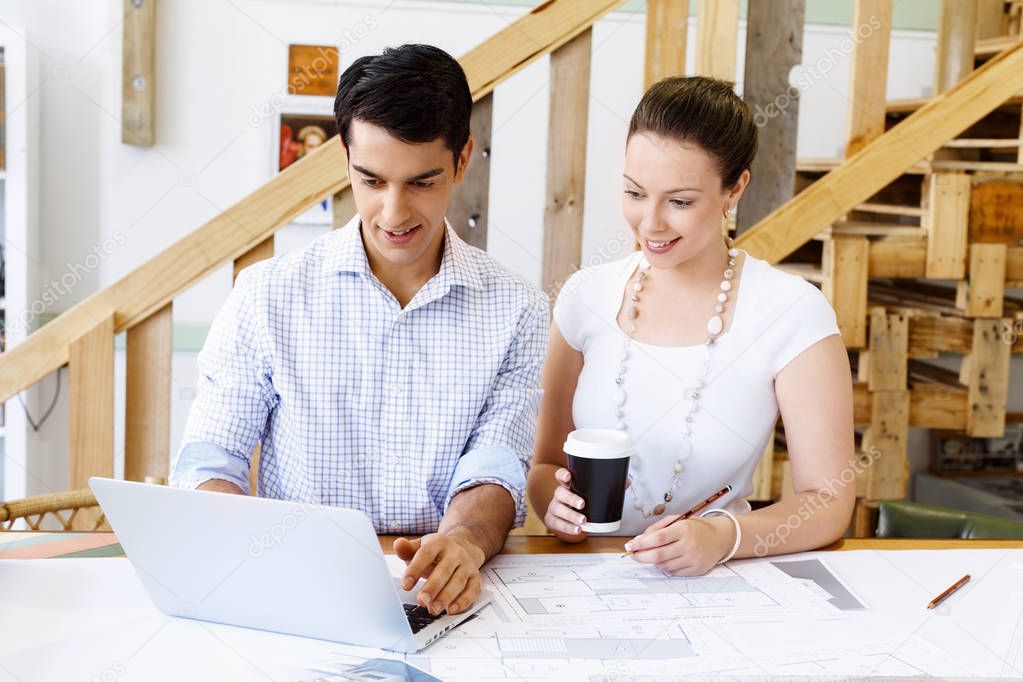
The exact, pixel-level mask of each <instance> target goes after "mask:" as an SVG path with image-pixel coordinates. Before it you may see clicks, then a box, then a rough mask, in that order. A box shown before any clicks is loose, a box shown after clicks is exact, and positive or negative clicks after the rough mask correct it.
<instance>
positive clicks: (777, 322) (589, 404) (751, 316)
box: [554, 251, 839, 535]
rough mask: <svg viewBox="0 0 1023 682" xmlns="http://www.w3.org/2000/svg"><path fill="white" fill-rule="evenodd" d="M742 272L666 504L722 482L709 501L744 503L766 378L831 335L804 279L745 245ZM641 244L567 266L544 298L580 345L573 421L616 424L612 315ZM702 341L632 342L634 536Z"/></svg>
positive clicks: (677, 504)
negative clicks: (621, 254)
mask: <svg viewBox="0 0 1023 682" xmlns="http://www.w3.org/2000/svg"><path fill="white" fill-rule="evenodd" d="M745 255H746V260H745V263H744V265H743V268H742V271H741V273H740V279H739V286H738V289H737V293H736V298H735V302H734V305H735V306H736V308H735V310H734V313H733V317H732V323H731V326H730V327H729V329H728V330H727V331H726V332H725V333H724V334H722V335H721V336H719V337H718V339H717V341H716V342H715V344H714V348H713V352H712V353H711V359H710V368H709V370H708V373H707V378H706V387H705V388H704V389H703V390H702V391H701V396H700V407H699V411H697V412H696V413H695V414H694V415H693V423H692V424H693V431H692V446H693V447H692V454H691V456H690V457H689V458H688V459H687V460H686V462H685V463H684V465H683V466H684V468H683V471H682V474H681V475H680V476H679V482H678V486H677V487H676V488H675V491H674V493H673V496H672V501H671V502H670V503H669V504H668V505H666V506H667V509H666V511H665V514H677V513H682V512H685V511H687V510H689V509H691V508H692V507H694V506H696V505H697V504H698V503H700V502H701V501H703V500H704V499H706V498H707V497H710V496H711V495H712V494H713V493H715V492H717V491H718V490H720V489H721V488H723V487H724V486H725V485H726V484H729V483H730V484H732V492H730V493H729V494H728V495H727V496H725V497H723V498H721V499H720V500H718V501H717V502H715V503H713V504H712V505H711V507H723V508H726V509H728V510H729V511H732V512H735V513H741V512H747V511H749V510H750V505H749V503H748V502H747V501H746V500H745V499H744V498H745V497H747V496H748V495H750V494H751V493H752V492H753V471H754V469H755V468H756V466H757V463H758V461H759V460H760V456H761V454H762V453H763V451H764V447H765V446H766V444H767V439H768V437H769V436H770V435H771V433H772V432H773V430H774V424H775V421H776V420H777V418H778V402H777V399H776V397H775V393H774V378H775V376H776V375H777V374H778V372H779V371H780V370H781V369H782V368H783V367H785V365H787V364H788V363H789V362H790V361H791V360H792V359H793V358H795V357H796V356H797V355H799V354H800V353H801V352H803V351H804V350H806V349H807V348H809V347H810V346H812V345H813V344H815V343H817V342H818V341H820V340H821V339H823V338H825V337H827V336H831V335H832V334H838V333H839V330H838V324H837V322H836V319H835V311H834V309H833V308H832V307H831V304H830V303H829V302H828V300H827V298H825V297H824V295H823V294H822V293H821V292H820V291H819V290H818V289H817V288H816V287H814V286H813V285H812V284H810V283H809V282H807V281H806V280H804V279H802V278H801V277H797V276H795V275H790V274H788V273H786V272H783V271H781V270H779V269H777V268H775V267H772V266H771V265H770V264H769V263H767V262H766V261H764V260H761V259H758V258H753V257H752V256H750V255H749V254H748V253H746V254H745ZM641 257H642V253H641V252H638V251H637V252H636V253H634V254H630V255H629V256H627V257H625V258H623V259H621V260H617V261H614V262H611V263H607V264H605V265H599V266H595V267H590V268H586V269H584V270H580V271H579V272H577V273H575V274H574V275H573V276H572V277H571V278H570V279H569V280H568V281H567V282H566V283H565V286H564V287H563V288H562V290H561V293H560V294H559V296H558V300H557V303H556V304H555V306H554V321H555V323H556V324H557V325H558V328H559V329H560V331H561V334H562V336H564V338H565V340H566V341H567V342H568V344H569V345H570V346H571V347H572V348H574V349H576V350H577V351H579V352H581V353H582V354H583V360H584V362H583V369H582V372H581V374H580V375H579V383H578V385H577V387H576V391H575V399H574V400H573V403H572V417H573V420H574V422H575V428H577V429H582V428H605V429H615V428H617V422H618V420H617V418H616V417H615V408H616V403H615V392H616V390H617V388H618V387H617V385H616V384H615V377H616V376H617V370H618V366H619V364H620V360H619V354H620V353H621V350H622V345H623V342H624V340H625V338H626V336H625V333H624V332H623V331H622V330H621V329H620V327H619V326H618V322H617V319H616V318H617V315H618V311H619V310H620V308H621V303H622V298H623V294H624V291H625V286H626V283H627V282H628V280H629V278H630V277H631V275H632V274H633V272H634V271H635V269H636V267H637V265H638V263H639V260H640V258H641ZM703 353H704V350H703V344H702V343H700V344H698V345H694V346H677V347H669V346H654V345H650V344H646V343H641V342H638V341H633V342H632V352H631V355H630V357H629V363H628V374H627V375H626V383H627V386H626V389H627V393H628V399H627V402H626V404H625V406H624V411H625V423H626V426H627V430H628V432H629V433H630V435H631V436H632V438H633V440H634V441H635V447H636V456H635V457H633V458H632V461H631V462H630V474H631V476H632V481H633V484H632V486H633V490H629V491H627V492H626V497H625V512H624V515H623V517H622V527H621V530H620V531H618V533H617V534H620V535H635V534H638V533H641V532H642V531H643V530H644V529H645V528H646V527H647V526H648V525H650V524H651V523H654V522H655V521H657V520H658V519H660V518H662V517H653V516H652V517H650V518H648V519H644V518H643V515H642V514H641V513H640V512H639V511H637V510H636V509H635V508H634V502H635V501H636V497H635V496H634V492H635V494H637V495H639V499H640V501H642V502H643V505H644V507H645V508H646V509H647V510H650V509H652V508H653V507H654V505H655V504H657V503H659V502H663V497H664V493H665V492H666V491H667V490H668V488H669V487H670V486H671V477H672V474H673V473H674V466H675V458H676V453H677V452H678V450H679V448H680V447H681V445H682V442H683V441H682V428H681V424H682V423H683V420H684V418H685V415H686V413H687V412H688V410H689V407H690V403H691V400H690V399H689V398H688V397H686V395H685V393H684V389H685V388H686V387H687V386H691V385H692V384H693V382H694V381H695V380H696V379H698V378H699V375H700V372H701V370H702V365H703Z"/></svg>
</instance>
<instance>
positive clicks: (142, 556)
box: [89, 478, 419, 651]
mask: <svg viewBox="0 0 1023 682" xmlns="http://www.w3.org/2000/svg"><path fill="white" fill-rule="evenodd" d="M89 485H90V487H91V488H92V490H93V492H94V493H95V494H96V498H97V499H98V500H99V503H100V505H101V507H102V508H103V511H104V513H105V514H106V516H107V519H108V520H109V521H110V525H111V527H112V528H113V530H114V532H115V533H116V534H117V538H118V540H120V542H121V545H122V546H123V547H124V550H125V553H126V554H127V555H128V559H129V560H130V561H131V562H132V564H133V565H134V566H135V569H136V572H137V573H138V575H139V577H140V578H141V580H142V582H143V584H144V585H145V587H146V589H147V590H148V592H149V595H150V597H151V598H152V599H153V602H154V603H155V604H156V605H157V607H158V608H160V610H162V611H164V612H165V613H167V614H170V615H174V616H183V617H185V618H195V619H198V620H206V621H213V622H217V623H227V624H231V625H243V626H246V627H251V628H258V629H261V630H270V631H273V632H282V633H287V634H294V635H303V636H307V637H316V638H320V639H328V640H332V641H337V642H345V643H350V644H359V645H363V646H372V647H378V648H384V649H390V650H396V651H415V650H416V649H417V648H419V647H418V646H417V645H416V643H415V642H414V641H413V638H412V633H411V630H410V628H409V625H408V621H407V619H406V617H405V613H404V609H403V607H402V605H401V603H402V600H401V598H400V595H399V593H398V590H399V588H398V587H397V586H396V584H395V582H394V580H393V578H392V576H391V573H390V571H389V567H388V565H387V562H386V560H385V559H384V554H383V552H382V551H381V549H380V544H379V542H378V540H377V537H376V533H375V532H374V530H373V526H372V524H371V522H370V520H369V519H368V518H367V517H366V515H365V514H363V513H361V512H359V511H356V510H351V509H338V508H334V507H326V506H321V505H310V504H303V503H297V502H287V501H282V500H272V499H266V498H257V497H247V496H241V495H227V494H224V493H215V492H209V491H202V490H184V489H179V488H170V487H166V486H155V485H146V484H143V483H135V482H130V481H116V480H112V479H105V478H91V479H90V480H89Z"/></svg>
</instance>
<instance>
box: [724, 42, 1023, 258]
mask: <svg viewBox="0 0 1023 682" xmlns="http://www.w3.org/2000/svg"><path fill="white" fill-rule="evenodd" d="M1020 90H1023V42H1020V43H1016V44H1015V45H1014V46H1013V47H1010V48H1008V49H1007V50H1005V51H1004V52H1002V53H1001V54H999V55H998V56H997V57H995V58H994V59H992V60H991V61H989V62H987V63H986V64H984V66H982V67H980V68H979V69H977V70H976V71H974V72H973V73H972V74H970V75H969V76H968V77H966V78H964V79H963V80H962V81H960V82H959V84H958V85H956V86H955V87H953V88H951V89H950V90H947V91H945V92H944V93H942V94H941V95H939V96H938V97H935V98H934V99H932V100H931V101H930V102H928V103H927V104H925V105H924V106H923V107H921V108H920V109H919V110H917V111H916V112H914V113H913V114H911V115H910V116H908V117H906V119H905V120H903V121H902V122H901V123H899V124H898V125H896V126H895V127H893V128H892V129H891V130H889V131H888V132H886V133H885V134H884V135H881V136H880V137H878V138H877V139H875V140H874V141H873V142H871V143H870V144H868V145H866V146H865V147H863V148H862V149H861V150H860V151H859V152H857V153H856V154H854V155H853V156H852V157H850V158H849V159H847V160H846V161H845V162H843V163H842V164H841V165H839V166H838V167H837V168H835V169H834V170H832V171H831V172H829V173H828V174H827V175H825V176H824V177H822V178H821V179H820V180H818V181H817V182H815V183H813V184H812V185H810V186H809V187H808V188H806V189H805V190H803V191H802V192H800V193H799V194H797V195H796V196H795V197H794V198H793V199H791V200H790V201H789V202H788V203H786V204H784V205H782V206H780V207H779V208H778V209H776V210H775V211H774V212H773V213H771V214H770V215H768V216H767V217H766V218H764V219H763V220H761V221H760V222H759V223H757V224H756V225H754V226H753V227H752V228H750V229H749V231H747V232H746V233H744V234H742V235H740V237H739V238H738V239H737V240H736V243H737V244H738V245H739V246H741V247H743V248H745V249H746V250H748V251H749V252H750V253H751V254H753V255H755V256H757V257H758V258H763V259H765V260H767V261H769V262H771V263H777V262H778V261H780V260H781V259H782V258H784V257H785V256H787V255H789V254H790V253H792V252H793V251H795V250H796V249H798V248H799V247H800V246H802V245H803V244H805V243H806V242H808V241H810V240H811V239H812V238H813V236H814V235H815V234H817V233H818V232H820V231H821V230H823V229H824V228H826V227H827V226H828V225H830V224H831V223H833V222H835V221H836V220H838V219H839V218H841V217H842V216H844V215H845V214H846V213H848V212H849V211H851V210H852V209H853V208H854V207H855V206H856V205H857V204H860V203H862V202H864V201H866V200H867V199H869V198H870V197H871V196H873V195H874V194H875V193H877V192H878V191H880V190H881V189H883V188H884V187H885V186H886V185H888V184H889V183H890V182H892V181H893V180H895V179H896V178H897V177H899V176H900V175H902V174H903V173H904V172H906V170H908V169H909V168H910V167H912V166H913V165H914V164H916V163H917V162H918V161H920V160H921V159H923V158H924V157H925V156H926V155H928V154H930V153H931V152H934V151H935V150H936V149H938V148H939V147H941V145H943V144H944V143H945V142H947V141H948V140H951V139H952V138H954V137H955V136H957V135H959V134H960V133H962V132H963V131H964V130H966V129H967V128H969V127H970V126H971V125H973V124H974V123H975V122H977V121H978V120H980V119H981V118H983V117H984V116H986V115H987V114H988V113H990V112H991V111H993V110H995V109H997V108H998V107H999V106H1001V104H1002V103H1003V102H1005V101H1006V100H1007V99H1009V98H1010V97H1012V96H1013V95H1015V94H1016V93H1018V92H1019V91H1020Z"/></svg>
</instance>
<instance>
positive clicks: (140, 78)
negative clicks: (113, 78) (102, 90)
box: [121, 0, 156, 147]
mask: <svg viewBox="0 0 1023 682" xmlns="http://www.w3.org/2000/svg"><path fill="white" fill-rule="evenodd" d="M123 8H124V23H123V24H122V26H123V29H122V34H123V38H122V44H121V142H123V143H124V144H133V145H137V146H139V147H152V146H153V143H154V142H155V141H156V124H155V121H154V114H155V112H156V66H155V61H156V56H155V55H156V47H155V43H156V0H124V5H123Z"/></svg>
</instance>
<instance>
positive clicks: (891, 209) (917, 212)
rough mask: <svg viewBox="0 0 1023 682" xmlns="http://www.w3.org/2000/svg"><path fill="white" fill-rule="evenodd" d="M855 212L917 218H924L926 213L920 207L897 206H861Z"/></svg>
mask: <svg viewBox="0 0 1023 682" xmlns="http://www.w3.org/2000/svg"><path fill="white" fill-rule="evenodd" d="M854 210H856V211H860V212H862V213H878V214H881V215H904V216H912V217H916V218H921V217H923V215H924V213H925V211H924V209H922V208H920V207H919V206H897V205H895V204H876V203H869V202H867V203H863V204H859V205H858V206H857V207H856V208H855V209H854Z"/></svg>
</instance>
